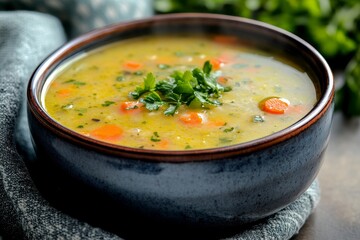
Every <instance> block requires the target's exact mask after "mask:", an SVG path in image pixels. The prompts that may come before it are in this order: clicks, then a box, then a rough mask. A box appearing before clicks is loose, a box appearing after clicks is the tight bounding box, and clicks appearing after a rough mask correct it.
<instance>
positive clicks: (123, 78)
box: [115, 75, 125, 82]
mask: <svg viewBox="0 0 360 240" xmlns="http://www.w3.org/2000/svg"><path fill="white" fill-rule="evenodd" d="M115 80H116V81H117V82H122V81H124V80H125V77H124V76H123V75H119V76H117V77H116V78H115Z"/></svg>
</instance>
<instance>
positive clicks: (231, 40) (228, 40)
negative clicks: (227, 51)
mask: <svg viewBox="0 0 360 240" xmlns="http://www.w3.org/2000/svg"><path fill="white" fill-rule="evenodd" d="M213 40H214V41H215V42H217V43H221V44H235V43H237V42H238V38H237V37H234V36H226V35H216V36H214V37H213Z"/></svg>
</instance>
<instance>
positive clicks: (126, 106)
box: [120, 101, 144, 114]
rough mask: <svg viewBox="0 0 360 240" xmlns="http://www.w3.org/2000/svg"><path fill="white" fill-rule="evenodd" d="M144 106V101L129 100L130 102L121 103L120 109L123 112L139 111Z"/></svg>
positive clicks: (132, 112)
mask: <svg viewBox="0 0 360 240" xmlns="http://www.w3.org/2000/svg"><path fill="white" fill-rule="evenodd" d="M142 106H144V104H143V103H140V102H136V101H128V102H122V103H121V104H120V111H121V112H122V113H131V114H134V113H138V112H141V111H142V109H141V107H142Z"/></svg>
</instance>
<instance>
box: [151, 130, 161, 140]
mask: <svg viewBox="0 0 360 240" xmlns="http://www.w3.org/2000/svg"><path fill="white" fill-rule="evenodd" d="M150 140H151V141H152V142H160V141H161V139H160V136H159V134H158V132H153V135H152V136H151V138H150Z"/></svg>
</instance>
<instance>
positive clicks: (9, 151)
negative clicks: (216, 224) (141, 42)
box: [0, 0, 320, 240]
mask: <svg viewBox="0 0 360 240" xmlns="http://www.w3.org/2000/svg"><path fill="white" fill-rule="evenodd" d="M15 2H16V1H15ZM19 2H25V3H26V2H29V1H19ZM35 2H38V1H35ZM44 2H45V1H44ZM48 2H55V1H48ZM59 2H60V1H59ZM61 2H62V3H64V2H70V1H69V0H67V1H61ZM71 2H73V3H75V2H77V1H75V0H72V1H71ZM78 2H79V3H84V1H81V0H79V1H78ZM88 2H92V3H95V2H102V1H88ZM109 2H113V1H109ZM120 2H122V1H121V0H116V1H114V2H113V4H119V3H120ZM123 2H128V1H123ZM136 2H137V4H138V5H141V3H142V1H140V0H138V1H136ZM128 3H129V2H128ZM97 4H99V3H97ZM144 4H145V5H146V6H147V8H151V5H150V2H149V1H144ZM145 5H144V6H145ZM11 7H14V5H12V6H11ZM9 9H10V8H7V11H0V66H1V67H0V235H1V236H3V238H4V239H122V238H121V236H118V235H116V234H114V233H111V232H107V231H105V230H103V229H101V228H98V227H96V226H91V225H90V224H88V223H86V222H82V221H80V220H78V219H76V218H73V217H70V216H68V215H66V214H65V213H63V212H61V211H60V210H58V209H56V208H55V207H53V206H52V205H50V204H49V203H48V202H47V201H46V200H45V199H44V198H43V197H42V195H41V194H40V193H39V191H38V190H37V188H36V186H35V184H34V182H33V180H32V179H31V177H30V175H29V173H28V170H27V168H26V166H25V163H24V162H25V161H24V159H27V160H28V161H31V159H34V158H36V155H35V153H34V150H33V148H32V145H31V140H30V133H29V129H28V126H27V118H26V114H25V108H26V106H25V104H24V103H25V97H26V96H25V88H26V85H27V82H28V80H29V77H30V76H31V74H32V72H33V71H34V69H35V68H36V66H37V65H38V64H39V63H40V62H41V60H43V59H44V58H45V57H46V56H47V55H48V54H49V53H51V51H53V50H54V49H56V48H57V47H59V46H60V45H61V44H63V43H64V42H65V41H66V39H67V38H66V32H68V33H72V34H74V33H75V32H76V33H82V32H84V31H88V30H91V29H93V28H95V27H100V26H102V25H105V24H108V23H113V22H115V21H124V20H129V19H130V17H128V15H127V17H126V18H124V19H116V20H115V19H112V18H111V19H110V20H109V19H108V20H106V18H104V17H103V16H105V15H104V13H103V12H102V13H101V14H100V16H102V18H101V19H103V22H102V24H100V25H92V24H89V25H88V26H87V27H84V26H83V27H78V26H77V25H76V24H74V25H67V26H66V24H69V23H71V21H70V20H69V21H65V23H66V24H65V27H67V29H69V26H70V30H67V31H65V30H64V21H63V20H62V18H60V17H58V16H56V17H54V16H53V15H49V14H44V13H39V12H34V11H31V12H29V11H9ZM58 9H60V8H58ZM99 9H100V8H99ZM104 9H106V8H102V10H104ZM127 9H131V7H130V6H128V7H127ZM134 9H135V8H134ZM142 9H143V11H142V12H141V13H139V12H137V11H135V12H136V14H133V16H132V18H138V17H145V16H148V15H150V14H151V12H152V11H149V10H145V9H146V8H145V7H143V8H142ZM32 10H33V9H32ZM42 11H45V10H44V9H42ZM93 14H94V18H96V16H95V15H96V13H95V12H94V13H93ZM129 16H130V15H129ZM104 19H105V20H104ZM319 199H320V189H319V185H318V182H317V181H314V183H313V184H312V185H311V186H310V188H309V189H308V190H307V191H306V192H305V193H304V194H303V195H302V196H301V197H299V198H298V199H297V200H296V201H295V202H293V203H291V204H290V205H289V206H287V207H286V208H285V209H283V210H281V211H279V212H277V213H276V214H274V215H273V216H270V217H269V218H267V219H265V220H263V221H261V222H260V223H257V224H256V225H253V226H250V227H249V228H248V229H246V230H241V232H239V233H238V234H235V235H234V236H233V237H231V238H229V239H248V240H250V239H257V240H258V239H290V238H291V237H292V236H294V235H295V234H296V233H297V232H298V231H299V230H300V228H301V227H302V226H303V224H304V223H305V221H306V219H307V218H308V217H309V215H310V214H311V213H312V212H313V210H314V209H315V208H316V206H317V204H318V202H319ZM0 239H1V237H0Z"/></svg>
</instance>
